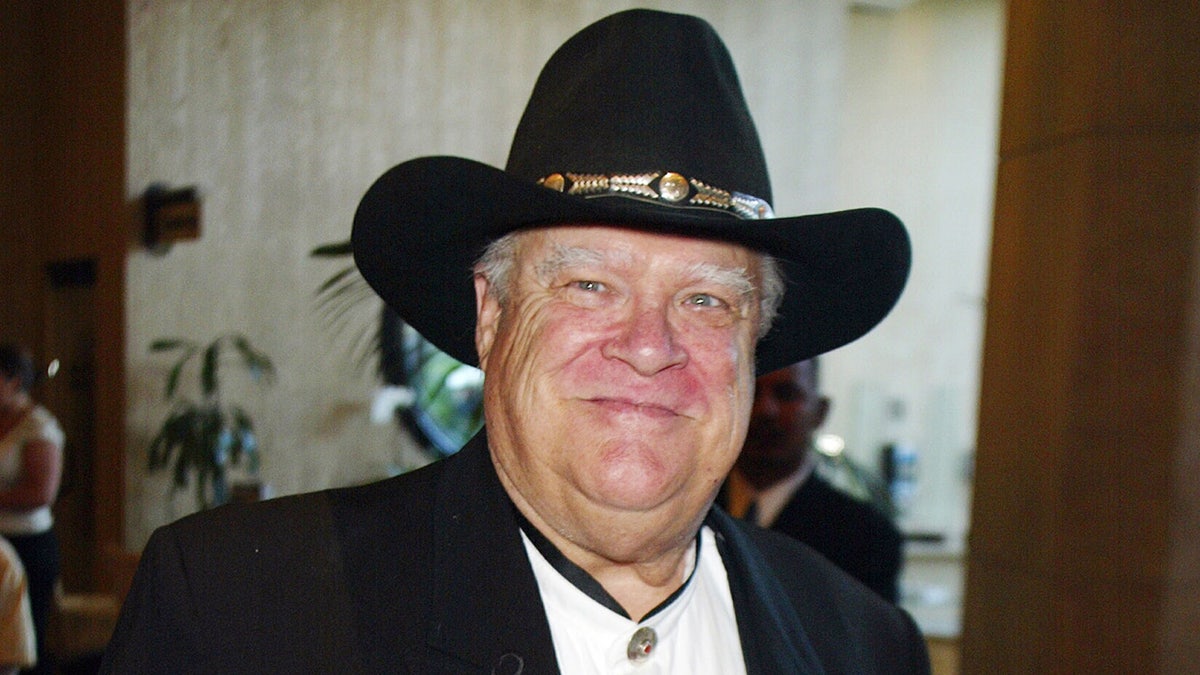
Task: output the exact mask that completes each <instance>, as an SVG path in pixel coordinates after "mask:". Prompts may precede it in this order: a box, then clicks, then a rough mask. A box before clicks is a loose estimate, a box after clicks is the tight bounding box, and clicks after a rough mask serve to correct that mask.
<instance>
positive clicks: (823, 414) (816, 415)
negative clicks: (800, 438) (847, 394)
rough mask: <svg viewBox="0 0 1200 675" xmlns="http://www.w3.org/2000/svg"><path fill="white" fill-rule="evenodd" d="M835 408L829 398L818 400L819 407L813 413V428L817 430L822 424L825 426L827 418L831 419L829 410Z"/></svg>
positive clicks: (824, 397)
mask: <svg viewBox="0 0 1200 675" xmlns="http://www.w3.org/2000/svg"><path fill="white" fill-rule="evenodd" d="M832 406H833V404H832V403H831V402H830V400H829V397H828V396H822V397H820V398H818V399H817V407H816V410H815V411H814V412H813V428H814V429H817V428H819V427H820V426H821V425H822V424H825V420H826V418H828V417H829V409H830V408H831V407H832Z"/></svg>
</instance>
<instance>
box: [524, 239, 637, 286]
mask: <svg viewBox="0 0 1200 675" xmlns="http://www.w3.org/2000/svg"><path fill="white" fill-rule="evenodd" d="M629 257H630V256H629V254H628V253H626V252H623V251H598V250H596V249H593V248H585V247H583V246H567V245H566V244H554V245H553V248H552V250H551V251H550V253H549V254H548V255H547V256H546V257H545V258H543V259H542V260H541V261H540V262H539V263H538V264H537V266H536V267H535V268H534V271H535V272H536V273H537V276H538V278H539V279H542V280H543V281H544V280H547V279H553V278H554V277H555V276H556V275H558V274H559V273H560V272H562V271H563V270H566V269H572V268H576V267H584V266H587V265H599V264H601V263H603V262H605V261H606V260H614V259H615V260H618V261H621V260H628V259H629Z"/></svg>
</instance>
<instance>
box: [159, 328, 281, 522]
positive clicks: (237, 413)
mask: <svg viewBox="0 0 1200 675" xmlns="http://www.w3.org/2000/svg"><path fill="white" fill-rule="evenodd" d="M150 351H151V352H155V353H158V352H172V353H175V354H177V355H178V356H177V358H176V360H175V362H174V364H173V365H172V366H171V368H170V370H168V371H167V381H166V385H165V389H164V392H165V396H166V399H167V400H168V401H171V402H172V407H171V410H170V412H168V413H167V417H166V419H165V420H163V423H162V426H160V427H159V430H158V433H157V434H156V435H155V436H154V439H153V440H151V441H150V447H149V451H148V460H149V461H148V467H149V470H150V471H152V472H153V471H158V470H161V469H167V468H169V469H171V471H172V473H173V475H172V481H171V492H172V493H173V492H175V491H176V490H178V489H180V488H185V487H187V486H188V485H189V483H191V482H192V479H193V477H194V479H195V482H194V485H193V488H194V489H195V493H196V502H197V505H198V506H199V507H200V508H202V509H207V508H210V507H212V506H216V505H219V504H223V503H225V502H227V501H229V494H230V493H229V475H228V472H229V469H230V468H231V467H234V466H238V465H239V464H240V463H241V462H242V461H243V460H244V461H246V462H247V464H248V469H249V471H250V472H251V473H254V472H256V471H257V470H258V439H257V437H256V436H255V433H254V424H253V422H252V421H251V419H250V415H249V414H248V413H247V412H246V411H245V409H243V408H242V407H241V406H239V405H236V404H230V403H228V402H227V401H224V400H223V399H222V397H221V366H222V365H226V364H229V363H236V364H240V365H241V366H242V367H244V368H245V370H246V371H247V373H248V375H249V376H250V378H251V380H253V381H254V382H260V383H269V382H271V381H272V380H273V379H274V375H275V366H274V365H273V364H272V363H271V359H270V358H268V357H267V355H266V354H264V353H263V352H261V351H259V350H258V349H256V348H255V347H254V346H252V345H251V344H250V341H249V340H247V339H246V337H245V336H244V335H241V334H239V333H225V334H223V335H219V336H218V337H216V338H215V339H213V340H212V341H211V342H209V343H208V344H206V345H201V344H199V343H197V342H194V341H192V340H187V339H183V338H163V339H158V340H155V341H154V342H152V343H151V344H150ZM196 359H198V365H197V367H196V369H195V373H196V376H197V377H198V382H197V385H198V387H196V388H195V389H197V390H198V392H199V394H200V395H199V398H191V397H189V396H188V395H186V394H184V393H181V387H180V384H181V381H182V380H183V376H184V372H185V370H187V369H188V368H187V367H188V365H189V363H192V362H193V361H194V360H196ZM193 475H194V476H193Z"/></svg>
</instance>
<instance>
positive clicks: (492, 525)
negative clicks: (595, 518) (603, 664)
mask: <svg viewBox="0 0 1200 675" xmlns="http://www.w3.org/2000/svg"><path fill="white" fill-rule="evenodd" d="M452 459H453V461H452V462H451V464H450V465H448V466H447V469H446V472H445V474H444V475H443V477H442V480H441V483H440V486H439V488H438V494H437V497H436V500H437V502H436V504H435V508H434V510H433V513H434V523H433V527H434V532H433V542H434V557H433V561H434V567H435V572H434V586H433V589H432V607H433V613H432V620H431V622H430V627H429V635H428V644H429V646H430V647H432V648H433V649H435V650H437V651H439V652H442V653H444V654H447V655H451V656H453V657H454V658H455V659H458V660H459V661H461V662H466V663H470V664H473V665H475V666H478V667H480V668H481V671H482V672H495V673H507V674H511V675H517V674H519V673H524V674H526V675H528V674H529V673H538V674H539V675H540V674H541V673H551V674H556V673H558V672H559V671H558V665H557V662H556V660H555V655H554V643H553V640H552V638H551V636H550V626H549V623H548V622H547V620H546V612H545V609H544V607H543V606H542V601H541V596H540V594H539V592H538V587H537V581H536V579H535V578H534V576H533V570H532V568H531V567H530V565H529V560H528V558H527V556H526V554H525V549H524V546H523V545H522V543H521V537H520V534H519V531H518V526H517V522H516V519H515V516H514V514H513V506H512V503H511V502H510V501H509V499H508V495H507V494H505V492H504V489H503V487H502V486H501V485H500V481H499V479H498V478H497V477H496V472H495V469H494V467H493V466H492V462H491V457H490V455H489V453H488V449H487V439H486V437H485V435H484V434H483V433H482V432H481V433H480V434H479V435H477V436H476V437H475V438H474V439H472V441H471V442H470V443H468V444H467V445H466V446H465V447H464V448H463V449H462V450H460V451H459V452H458V456H456V457H455V458H452ZM485 552H486V553H485ZM459 672H461V671H459Z"/></svg>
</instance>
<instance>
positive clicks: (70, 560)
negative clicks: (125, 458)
mask: <svg viewBox="0 0 1200 675" xmlns="http://www.w3.org/2000/svg"><path fill="white" fill-rule="evenodd" d="M46 289H47V293H46V333H45V336H46V339H45V353H44V358H45V359H46V360H47V361H48V362H51V363H52V362H54V361H55V360H57V366H58V371H57V374H56V375H55V377H53V378H51V379H50V380H48V381H47V382H45V383H44V384H43V385H42V387H41V389H40V391H38V392H37V394H38V396H39V397H40V398H41V400H42V401H43V402H44V403H45V405H46V407H47V408H49V409H50V411H51V412H53V413H54V415H55V416H56V417H58V421H59V423H61V424H62V427H63V431H64V432H65V433H66V437H67V440H66V444H65V447H64V448H63V476H62V487H61V488H60V489H59V494H58V501H57V502H56V504H55V505H54V519H55V528H56V529H57V531H58V536H59V540H60V542H61V546H62V583H63V588H64V589H65V590H67V591H68V592H75V593H78V592H87V591H91V590H94V589H95V582H96V580H95V579H94V578H93V577H94V572H93V570H94V569H95V567H96V564H95V563H96V561H95V559H94V557H95V552H96V548H97V547H96V531H95V520H94V517H95V516H94V514H95V513H96V504H95V496H94V490H93V481H94V471H95V463H96V462H95V457H96V424H95V420H96V326H97V323H98V322H97V316H96V261H95V260H93V259H83V260H67V261H61V262H52V263H49V264H48V265H47V266H46Z"/></svg>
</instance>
